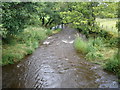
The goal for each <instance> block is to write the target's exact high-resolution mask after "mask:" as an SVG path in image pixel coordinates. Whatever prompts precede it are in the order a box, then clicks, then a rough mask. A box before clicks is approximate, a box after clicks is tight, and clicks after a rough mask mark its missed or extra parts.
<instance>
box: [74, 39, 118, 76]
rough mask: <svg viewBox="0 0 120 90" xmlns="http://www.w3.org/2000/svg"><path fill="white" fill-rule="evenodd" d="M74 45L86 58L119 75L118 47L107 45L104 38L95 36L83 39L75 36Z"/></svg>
mask: <svg viewBox="0 0 120 90" xmlns="http://www.w3.org/2000/svg"><path fill="white" fill-rule="evenodd" d="M74 47H75V49H76V50H77V51H78V52H81V53H83V54H84V55H85V58H86V59H87V60H89V61H91V62H93V63H96V64H100V65H102V66H104V68H105V69H106V70H108V71H111V72H113V73H115V74H117V75H118V76H120V72H119V71H120V68H119V63H118V57H117V52H118V49H117V48H116V47H109V46H108V43H106V42H105V40H104V39H102V38H100V37H97V38H95V39H93V38H89V39H88V41H84V40H83V39H82V38H81V37H77V38H76V39H75V41H74Z"/></svg>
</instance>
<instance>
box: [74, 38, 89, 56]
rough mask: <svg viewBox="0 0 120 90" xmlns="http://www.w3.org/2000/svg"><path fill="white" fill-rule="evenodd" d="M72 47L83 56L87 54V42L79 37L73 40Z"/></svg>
mask: <svg viewBox="0 0 120 90" xmlns="http://www.w3.org/2000/svg"><path fill="white" fill-rule="evenodd" d="M74 47H75V49H76V50H77V51H78V52H81V53H83V54H86V53H87V42H85V41H83V40H82V38H80V37H77V38H76V39H75V41H74Z"/></svg>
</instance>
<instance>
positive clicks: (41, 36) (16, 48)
mask: <svg viewBox="0 0 120 90" xmlns="http://www.w3.org/2000/svg"><path fill="white" fill-rule="evenodd" d="M48 35H51V32H50V31H48V30H47V29H45V28H41V27H28V28H26V29H25V30H24V32H22V33H21V34H19V35H17V36H15V37H14V39H13V40H12V41H13V42H14V43H13V44H12V43H11V44H3V46H2V65H7V64H13V63H15V62H18V61H20V60H21V59H22V58H24V56H25V55H28V54H31V53H32V52H33V51H34V50H35V49H36V48H37V47H38V46H39V43H41V42H43V40H45V39H46V38H47V36H48Z"/></svg>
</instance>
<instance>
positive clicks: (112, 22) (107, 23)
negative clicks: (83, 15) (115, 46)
mask: <svg viewBox="0 0 120 90" xmlns="http://www.w3.org/2000/svg"><path fill="white" fill-rule="evenodd" d="M117 21H118V19H117V18H113V19H112V18H106V19H101V18H97V19H96V22H97V23H98V24H99V25H100V28H101V29H103V30H105V31H107V32H108V33H110V34H111V35H113V36H114V37H118V28H117V27H116V22H117Z"/></svg>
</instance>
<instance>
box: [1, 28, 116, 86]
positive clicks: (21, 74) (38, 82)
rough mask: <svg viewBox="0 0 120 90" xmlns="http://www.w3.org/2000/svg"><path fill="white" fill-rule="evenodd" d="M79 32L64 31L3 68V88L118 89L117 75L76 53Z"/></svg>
mask: <svg viewBox="0 0 120 90" xmlns="http://www.w3.org/2000/svg"><path fill="white" fill-rule="evenodd" d="M76 33H77V31H76V30H74V29H72V28H66V29H63V30H62V31H61V32H60V33H58V34H55V35H52V36H50V37H48V38H47V39H46V40H45V41H44V42H47V43H44V42H43V43H44V44H43V45H41V46H40V47H39V48H37V49H36V50H35V52H33V54H31V55H29V56H28V57H26V58H24V59H23V60H22V61H21V62H18V63H15V64H13V65H6V66H3V68H2V70H3V88H117V87H118V84H117V78H116V76H115V75H112V74H110V73H107V72H105V71H103V69H102V68H101V67H100V66H99V65H96V64H92V63H91V62H89V61H87V60H85V59H84V56H83V55H82V54H78V53H76V51H75V49H74V47H73V41H74V40H75V36H76Z"/></svg>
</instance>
